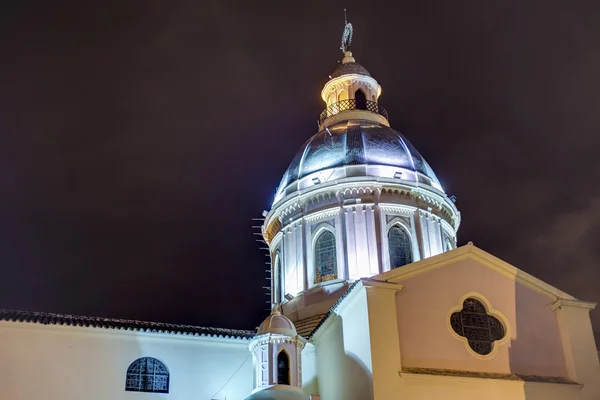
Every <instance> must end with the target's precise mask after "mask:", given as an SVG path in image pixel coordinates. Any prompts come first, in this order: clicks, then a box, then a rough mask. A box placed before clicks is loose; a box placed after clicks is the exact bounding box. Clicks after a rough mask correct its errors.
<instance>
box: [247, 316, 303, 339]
mask: <svg viewBox="0 0 600 400" xmlns="http://www.w3.org/2000/svg"><path fill="white" fill-rule="evenodd" d="M267 333H276V334H280V335H286V336H290V337H295V336H296V335H297V333H296V327H295V326H294V323H293V322H292V321H290V320H289V318H287V317H286V316H284V315H281V314H280V313H279V311H277V310H274V311H273V312H271V314H270V315H269V316H268V317H267V318H266V319H265V320H264V321H263V323H262V324H260V326H259V327H258V332H256V334H257V335H264V334H267Z"/></svg>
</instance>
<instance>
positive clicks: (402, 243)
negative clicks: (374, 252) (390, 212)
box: [388, 225, 413, 269]
mask: <svg viewBox="0 0 600 400" xmlns="http://www.w3.org/2000/svg"><path fill="white" fill-rule="evenodd" d="M388 245H389V248H390V269H394V268H398V267H401V266H403V265H406V264H410V263H411V262H412V261H413V259H412V244H411V242H410V236H409V235H408V233H407V232H406V231H405V230H404V229H403V228H401V227H399V226H398V225H394V226H392V227H391V228H390V230H389V231H388Z"/></svg>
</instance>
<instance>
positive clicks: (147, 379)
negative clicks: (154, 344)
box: [125, 357, 169, 393]
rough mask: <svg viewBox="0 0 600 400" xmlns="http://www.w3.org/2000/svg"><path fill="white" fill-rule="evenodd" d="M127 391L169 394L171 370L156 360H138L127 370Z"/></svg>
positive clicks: (149, 358) (148, 358)
mask: <svg viewBox="0 0 600 400" xmlns="http://www.w3.org/2000/svg"><path fill="white" fill-rule="evenodd" d="M125 390H126V391H129V392H151V393H169V370H168V369H167V366H166V365H165V364H163V363H162V362H160V361H158V360H157V359H156V358H152V357H143V358H138V359H137V360H135V361H134V362H132V363H131V365H130V366H129V368H127V379H126V381H125Z"/></svg>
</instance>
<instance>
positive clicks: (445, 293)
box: [396, 259, 568, 377]
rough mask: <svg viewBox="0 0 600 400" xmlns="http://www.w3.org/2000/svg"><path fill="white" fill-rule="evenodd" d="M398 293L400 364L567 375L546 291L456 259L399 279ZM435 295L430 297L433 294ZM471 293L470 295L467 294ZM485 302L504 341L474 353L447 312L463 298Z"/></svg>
mask: <svg viewBox="0 0 600 400" xmlns="http://www.w3.org/2000/svg"><path fill="white" fill-rule="evenodd" d="M398 283H400V284H401V285H403V286H404V288H403V289H402V290H401V291H399V292H398V294H397V297H396V302H397V308H398V329H399V333H400V335H399V336H400V347H401V351H402V365H404V366H409V367H420V368H439V369H458V370H467V371H477V372H494V373H514V374H523V375H540V376H554V377H567V376H568V375H567V368H566V364H565V356H564V352H563V346H562V343H561V337H560V330H559V325H558V320H557V317H556V314H555V313H554V312H553V311H552V310H551V309H550V308H549V305H550V304H551V303H552V302H553V300H552V299H551V298H549V297H548V296H547V295H545V294H542V293H539V292H537V291H535V290H533V289H531V288H529V287H526V286H524V285H522V284H520V283H517V282H515V281H514V280H513V279H511V278H510V277H507V276H505V275H502V274H500V273H499V272H498V271H495V270H494V269H492V268H489V267H488V266H486V265H483V264H482V263H480V262H478V261H476V260H473V259H465V260H460V261H457V262H455V263H453V264H452V265H447V266H444V267H440V268H437V269H434V270H432V271H429V272H427V273H424V274H420V275H417V276H414V277H412V278H408V279H406V280H402V281H400V282H398ZM432 293H435V295H434V296H432V295H431V294H432ZM469 294H470V295H469ZM467 295H468V296H469V297H475V298H477V299H479V300H481V301H483V302H484V304H485V303H487V304H486V306H487V308H488V312H489V313H490V306H491V308H492V309H493V310H492V311H491V313H492V314H494V312H493V311H497V312H498V315H496V316H497V317H498V318H499V319H500V320H501V321H502V323H503V325H504V326H505V327H506V330H507V335H508V337H507V338H506V339H507V340H504V341H500V342H496V343H495V344H494V352H493V353H492V354H491V355H489V356H483V357H478V356H477V355H475V354H473V352H471V351H470V350H469V347H468V346H467V345H466V343H465V342H464V341H463V340H459V339H458V338H457V337H456V336H455V335H454V334H453V331H452V328H451V327H450V316H449V312H450V310H451V309H453V308H454V307H458V308H459V311H460V309H462V301H461V300H463V298H464V297H465V296H467Z"/></svg>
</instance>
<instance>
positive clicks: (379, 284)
mask: <svg viewBox="0 0 600 400" xmlns="http://www.w3.org/2000/svg"><path fill="white" fill-rule="evenodd" d="M362 283H363V286H364V287H365V289H367V290H373V289H382V290H389V291H392V292H397V291H399V290H402V288H403V287H404V286H403V285H400V284H399V283H393V282H387V281H378V280H375V279H366V278H363V279H362Z"/></svg>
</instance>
